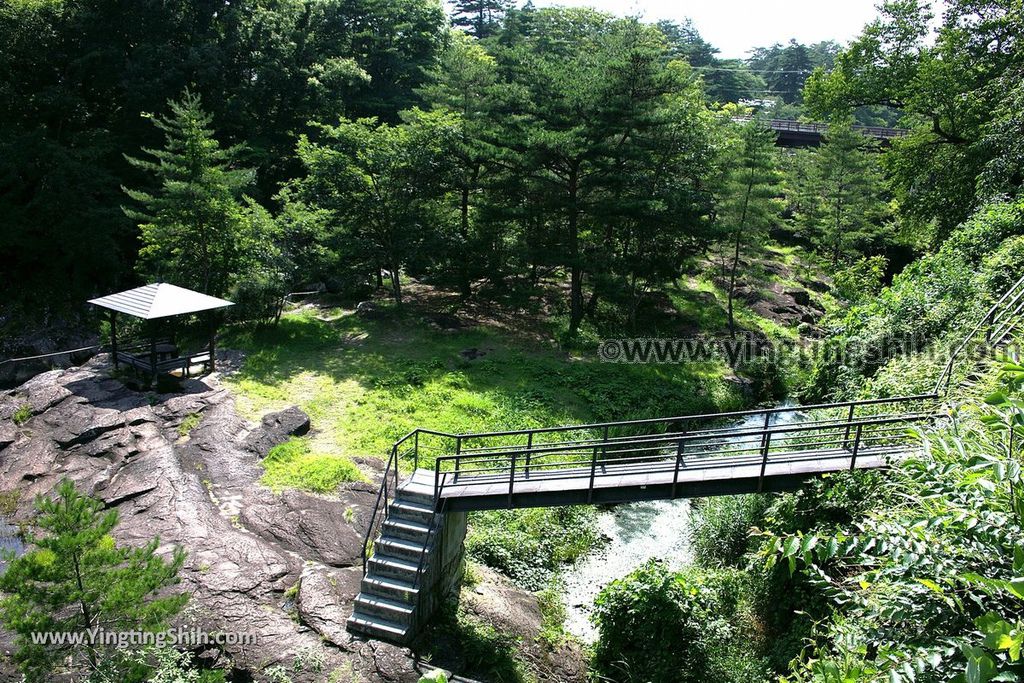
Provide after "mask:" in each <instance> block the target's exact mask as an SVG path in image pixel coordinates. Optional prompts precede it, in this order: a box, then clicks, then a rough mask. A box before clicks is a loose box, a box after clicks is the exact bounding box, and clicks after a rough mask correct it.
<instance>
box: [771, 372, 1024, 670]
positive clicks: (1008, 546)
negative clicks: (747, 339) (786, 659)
mask: <svg viewBox="0 0 1024 683" xmlns="http://www.w3.org/2000/svg"><path fill="white" fill-rule="evenodd" d="M1008 374H1010V375H1011V376H1013V377H1015V378H1020V377H1024V367H1021V366H1011V367H1010V368H1009V369H1008ZM1013 383H1014V384H1018V383H1019V380H1018V379H1015V380H1014V382H1013ZM989 403H991V404H992V407H990V408H988V409H987V410H985V412H984V413H983V414H982V416H981V419H980V420H976V419H973V418H971V417H969V413H964V414H961V416H960V417H958V418H956V421H955V422H954V423H953V424H949V425H939V426H937V427H936V428H934V429H932V430H929V431H928V432H927V433H926V434H925V435H924V437H925V438H924V441H923V443H924V445H925V447H926V453H924V454H922V455H921V456H920V457H915V458H912V459H909V460H906V461H904V462H903V463H901V464H900V465H899V467H898V468H897V469H896V471H895V475H896V476H894V477H893V478H892V479H891V480H890V481H889V482H888V484H887V486H888V487H889V488H891V489H892V496H893V498H894V499H896V500H900V501H908V504H903V505H886V506H879V507H876V508H874V509H872V510H871V511H870V512H869V513H868V514H866V515H865V516H864V517H863V518H862V519H859V520H857V522H856V524H853V525H851V526H850V527H847V528H843V529H840V530H838V531H835V532H832V533H819V534H780V535H778V536H775V537H773V538H770V539H768V541H767V542H766V544H765V547H764V549H763V554H764V557H765V559H766V561H767V563H768V565H769V566H771V565H775V566H777V567H784V568H785V569H786V570H788V571H798V574H797V575H798V576H802V577H804V579H805V580H806V581H808V582H812V583H814V584H816V585H817V586H819V587H820V590H821V591H822V592H823V593H824V594H827V595H829V596H830V598H831V602H832V605H833V607H834V612H833V614H832V615H831V616H830V618H828V619H827V620H825V621H824V622H822V623H821V625H820V626H819V627H818V629H817V632H816V633H815V634H814V635H815V638H814V641H813V644H812V647H810V648H809V651H808V652H807V653H806V656H805V657H804V658H803V659H802V661H801V662H799V664H798V668H797V671H796V674H797V676H798V680H816V681H847V680H858V681H860V680H864V681H867V680H871V681H876V680H886V681H893V682H895V683H902V682H907V681H913V680H929V681H978V682H979V683H981V682H987V681H1018V680H1024V661H1022V659H1021V648H1022V646H1024V620H1022V619H1021V614H1022V613H1024V581H1022V579H1021V578H1020V577H1021V576H1024V550H1022V548H1024V526H1022V523H1021V520H1022V518H1024V499H1022V498H1021V496H1020V494H1019V491H1020V487H1021V485H1022V484H1024V479H1022V476H1021V472H1022V468H1021V463H1020V454H1019V451H1017V450H1016V449H1014V451H1015V452H1014V451H1011V450H1010V444H1011V443H1012V441H1011V439H1010V438H1009V436H1008V435H1009V433H1010V430H1011V429H1013V430H1014V431H1016V432H1017V434H1015V435H1014V437H1013V438H1014V439H1015V440H1016V439H1019V438H1020V432H1021V431H1022V430H1021V427H1020V425H1021V424H1022V422H1024V420H1022V418H1024V398H1022V397H1021V395H1020V393H1019V386H1014V387H1012V388H1011V389H1010V390H1008V391H1004V392H1001V393H997V394H995V395H993V396H992V397H990V398H989Z"/></svg>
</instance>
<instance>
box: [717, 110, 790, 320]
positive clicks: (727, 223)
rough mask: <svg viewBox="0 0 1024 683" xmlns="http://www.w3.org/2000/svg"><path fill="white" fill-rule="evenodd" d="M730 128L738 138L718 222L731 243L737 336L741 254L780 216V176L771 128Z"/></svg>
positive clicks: (747, 125)
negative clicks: (726, 232)
mask: <svg viewBox="0 0 1024 683" xmlns="http://www.w3.org/2000/svg"><path fill="white" fill-rule="evenodd" d="M730 126H734V127H735V137H734V139H733V140H732V146H731V149H730V150H728V152H727V154H726V161H725V167H724V169H723V170H724V173H723V180H724V182H723V183H722V187H721V195H720V196H721V197H722V201H721V206H720V209H719V213H718V219H719V221H720V222H721V223H722V224H723V226H724V228H725V229H726V230H727V231H728V234H729V237H730V241H731V244H732V263H731V266H730V267H729V308H728V312H729V334H730V335H732V336H736V318H735V313H734V310H733V309H734V305H733V303H734V301H735V298H736V284H737V275H738V272H739V263H740V254H741V252H742V250H743V244H744V241H746V242H747V243H750V242H754V241H755V240H757V239H758V238H759V237H760V236H762V235H764V234H765V233H766V232H767V230H768V229H769V228H770V227H771V225H772V223H773V222H774V221H775V220H776V218H777V217H778V215H779V206H778V202H777V199H776V198H777V197H778V195H779V193H780V186H779V180H780V174H779V169H778V156H777V154H776V151H775V139H774V134H773V133H772V131H771V129H769V128H767V127H766V126H765V125H764V124H763V123H762V122H760V121H758V120H757V119H754V120H751V121H749V122H747V123H743V124H730Z"/></svg>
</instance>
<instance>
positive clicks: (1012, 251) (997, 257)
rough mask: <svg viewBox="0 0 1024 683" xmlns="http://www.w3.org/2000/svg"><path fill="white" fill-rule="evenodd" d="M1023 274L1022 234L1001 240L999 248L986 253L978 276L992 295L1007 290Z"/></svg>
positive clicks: (984, 287) (1023, 241)
mask: <svg viewBox="0 0 1024 683" xmlns="http://www.w3.org/2000/svg"><path fill="white" fill-rule="evenodd" d="M1022 275H1024V235H1014V236H1013V237H1008V238H1007V239H1005V240H1003V242H1002V243H1001V244H1000V245H999V248H998V249H996V250H995V251H993V252H992V253H990V254H987V255H986V256H985V258H984V260H983V261H982V264H981V272H980V273H979V274H978V278H979V280H980V281H981V286H982V288H983V289H984V290H985V291H986V292H988V293H989V294H990V295H991V296H992V297H995V296H997V295H999V294H1001V293H1002V292H1005V291H1007V290H1008V289H1010V287H1011V286H1013V283H1014V282H1016V281H1017V280H1019V279H1020V278H1021V276H1022Z"/></svg>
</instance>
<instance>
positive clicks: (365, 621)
mask: <svg viewBox="0 0 1024 683" xmlns="http://www.w3.org/2000/svg"><path fill="white" fill-rule="evenodd" d="M347 626H348V630H350V631H355V632H357V633H362V634H364V635H367V636H371V637H373V638H377V639H379V640H389V641H393V642H402V641H403V640H405V637H406V636H407V635H408V634H409V627H408V626H405V625H403V624H396V623H395V622H393V621H388V620H386V619H381V618H379V617H375V616H373V615H372V614H364V613H362V612H354V613H353V614H352V616H351V617H349V618H348V622H347Z"/></svg>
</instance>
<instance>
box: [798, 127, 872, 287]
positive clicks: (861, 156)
mask: <svg viewBox="0 0 1024 683" xmlns="http://www.w3.org/2000/svg"><path fill="white" fill-rule="evenodd" d="M869 144H870V142H869V141H868V139H867V138H865V137H864V136H863V135H861V134H860V133H857V132H855V131H854V130H853V129H852V128H851V127H850V126H849V124H842V125H834V126H832V127H831V128H830V129H829V134H828V137H827V138H826V140H825V144H824V145H822V146H821V147H820V148H819V150H818V152H817V155H816V159H815V161H814V163H813V165H812V167H811V173H810V177H809V179H808V180H809V184H810V189H811V191H810V192H809V193H808V194H809V199H810V201H809V202H808V203H807V206H806V210H805V211H804V212H803V213H802V214H800V215H799V216H798V222H799V223H800V224H801V225H802V226H803V227H804V228H805V230H806V231H807V233H808V234H809V236H810V237H811V239H812V240H813V241H814V243H815V245H816V246H817V248H818V250H819V251H821V252H823V253H825V254H827V255H828V257H829V259H830V260H831V262H832V266H833V268H835V267H838V266H839V263H840V261H841V260H843V258H844V257H845V256H846V255H847V253H848V252H849V251H850V249H851V248H854V247H856V246H858V245H868V244H870V243H871V242H873V241H876V237H877V235H876V233H878V232H880V231H881V230H882V228H881V227H880V225H879V222H880V221H879V219H880V216H881V215H882V213H883V212H884V205H883V203H882V201H881V199H880V197H879V195H880V188H881V187H882V176H881V173H880V172H879V169H878V166H877V158H876V156H874V155H872V153H871V152H869V151H868V150H867V149H866V147H867V146H868V145H869Z"/></svg>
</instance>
